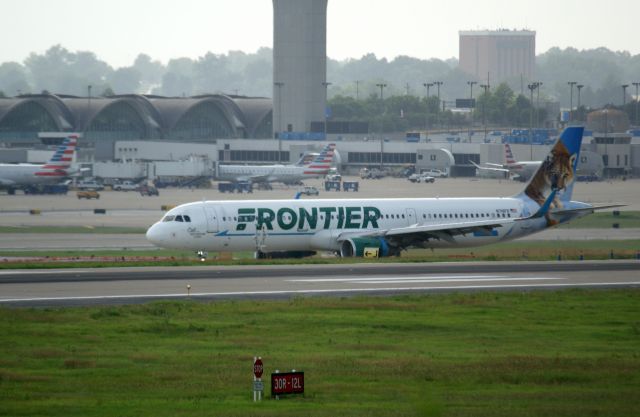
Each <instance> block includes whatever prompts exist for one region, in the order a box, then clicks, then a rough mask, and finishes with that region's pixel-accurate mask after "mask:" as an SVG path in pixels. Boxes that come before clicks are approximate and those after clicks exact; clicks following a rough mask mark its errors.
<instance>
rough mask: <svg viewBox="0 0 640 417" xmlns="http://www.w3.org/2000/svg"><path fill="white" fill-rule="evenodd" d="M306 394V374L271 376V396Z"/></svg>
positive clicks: (284, 373)
mask: <svg viewBox="0 0 640 417" xmlns="http://www.w3.org/2000/svg"><path fill="white" fill-rule="evenodd" d="M289 394H304V372H283V373H275V374H271V396H272V397H275V396H279V395H289Z"/></svg>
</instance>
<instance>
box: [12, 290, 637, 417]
mask: <svg viewBox="0 0 640 417" xmlns="http://www.w3.org/2000/svg"><path fill="white" fill-rule="evenodd" d="M0 333H1V334H2V337H1V338H0V415H7V416H65V417H66V416H201V415H212V416H278V417H281V416H541V415H548V416H596V415H598V416H625V417H627V416H634V415H636V416H637V415H639V414H640V396H639V395H638V392H640V290H637V289H628V290H620V291H618V290H601V291H585V290H567V291H560V292H527V293H458V294H439V295H414V296H397V297H357V298H329V299H324V298H295V299H291V300H288V301H242V302H238V301H225V302H215V303H197V302H163V303H151V304H144V305H134V306H123V307H94V308H66V309H0ZM254 355H261V356H262V357H263V360H264V363H265V377H266V378H265V379H267V380H268V375H269V373H270V372H273V371H274V370H275V369H280V370H289V369H291V368H295V369H296V370H303V371H304V372H305V381H306V394H305V396H304V397H299V398H289V399H284V400H280V401H275V400H271V399H267V400H265V401H263V402H262V403H260V404H254V403H253V402H252V401H251V376H252V373H251V369H252V368H251V364H252V358H253V356H254ZM265 389H266V390H267V391H268V390H269V389H270V384H269V383H268V382H266V383H265Z"/></svg>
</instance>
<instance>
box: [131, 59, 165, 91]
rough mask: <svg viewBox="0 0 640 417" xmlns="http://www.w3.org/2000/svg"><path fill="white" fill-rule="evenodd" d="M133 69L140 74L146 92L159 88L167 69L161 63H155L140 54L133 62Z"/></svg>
mask: <svg viewBox="0 0 640 417" xmlns="http://www.w3.org/2000/svg"><path fill="white" fill-rule="evenodd" d="M132 68H133V69H135V70H137V71H138V72H139V73H140V84H141V87H142V88H143V90H145V91H147V90H149V88H151V87H153V86H157V85H158V84H159V83H160V81H161V80H162V75H163V74H164V72H165V67H164V65H162V63H161V62H160V61H153V60H152V59H151V57H150V56H149V55H146V54H139V55H138V56H137V57H136V59H135V61H134V62H133V66H132Z"/></svg>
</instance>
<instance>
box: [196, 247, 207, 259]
mask: <svg viewBox="0 0 640 417" xmlns="http://www.w3.org/2000/svg"><path fill="white" fill-rule="evenodd" d="M196 255H198V259H200V261H201V262H204V261H205V260H206V259H207V252H205V251H203V250H199V251H198V252H196Z"/></svg>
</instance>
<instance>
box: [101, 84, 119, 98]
mask: <svg viewBox="0 0 640 417" xmlns="http://www.w3.org/2000/svg"><path fill="white" fill-rule="evenodd" d="M101 95H102V97H113V96H115V95H116V93H114V91H113V90H112V89H111V87H109V86H106V87H105V89H104V90H103V91H102V94H101Z"/></svg>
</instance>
